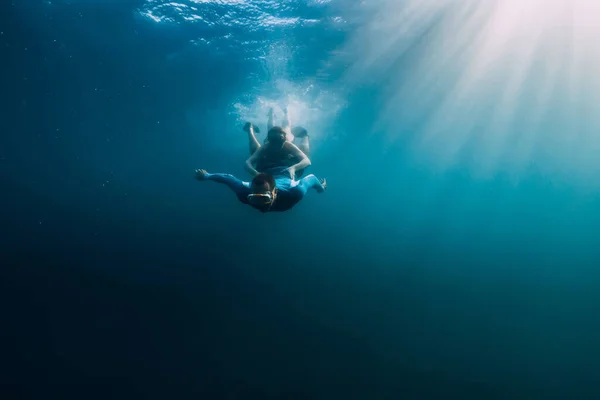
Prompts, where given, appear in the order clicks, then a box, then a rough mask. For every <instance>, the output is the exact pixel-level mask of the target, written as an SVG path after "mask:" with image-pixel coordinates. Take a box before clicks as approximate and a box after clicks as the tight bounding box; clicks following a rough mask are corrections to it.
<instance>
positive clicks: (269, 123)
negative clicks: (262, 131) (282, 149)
mask: <svg viewBox="0 0 600 400" xmlns="http://www.w3.org/2000/svg"><path fill="white" fill-rule="evenodd" d="M272 127H273V107H271V108H269V112H268V113H267V132H268V131H270V130H271V128H272Z"/></svg>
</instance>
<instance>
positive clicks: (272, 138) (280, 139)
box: [267, 126, 287, 146]
mask: <svg viewBox="0 0 600 400" xmlns="http://www.w3.org/2000/svg"><path fill="white" fill-rule="evenodd" d="M286 136H287V135H286V133H285V131H284V130H283V128H282V127H280V126H274V127H272V128H271V129H269V132H268V133H267V140H269V143H273V144H274V145H277V146H283V143H285V138H286Z"/></svg>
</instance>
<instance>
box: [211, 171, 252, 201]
mask: <svg viewBox="0 0 600 400" xmlns="http://www.w3.org/2000/svg"><path fill="white" fill-rule="evenodd" d="M204 180H207V181H214V182H217V183H222V184H224V185H227V187H228V188H229V189H231V190H232V191H233V192H234V193H235V194H236V195H238V196H239V195H243V194H244V193H245V192H246V191H247V190H248V188H247V186H245V185H244V182H243V181H241V180H239V179H238V178H236V177H235V176H233V175H231V174H209V173H208V172H207V173H205V174H204Z"/></svg>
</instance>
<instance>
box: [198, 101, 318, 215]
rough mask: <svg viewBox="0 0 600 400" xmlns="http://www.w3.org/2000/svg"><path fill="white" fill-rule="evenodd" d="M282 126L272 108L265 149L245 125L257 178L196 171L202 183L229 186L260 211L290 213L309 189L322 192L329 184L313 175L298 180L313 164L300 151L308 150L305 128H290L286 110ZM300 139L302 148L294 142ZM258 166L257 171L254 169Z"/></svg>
mask: <svg viewBox="0 0 600 400" xmlns="http://www.w3.org/2000/svg"><path fill="white" fill-rule="evenodd" d="M284 113H285V118H284V121H283V126H282V127H279V126H273V109H271V110H269V115H268V116H269V120H268V123H267V125H268V127H269V132H268V134H267V138H266V140H265V143H264V145H263V146H261V145H260V143H259V142H258V140H257V139H256V135H255V130H254V126H253V125H252V124H250V123H246V125H245V126H244V130H245V131H246V132H248V137H249V139H250V154H251V156H250V158H249V159H248V160H247V161H246V169H247V170H248V171H249V172H250V173H251V174H252V175H253V176H254V178H253V179H252V181H251V182H243V181H241V180H239V179H238V178H236V177H234V176H233V175H230V174H211V173H208V172H207V171H206V170H203V169H197V170H196V179H197V180H199V181H207V180H210V181H215V182H218V183H223V184H225V185H227V186H228V187H229V188H230V189H231V190H232V191H233V192H234V193H235V194H236V196H237V198H238V200H239V201H240V202H242V203H244V204H248V205H250V206H252V207H253V208H255V209H257V210H259V211H261V212H263V213H264V212H269V211H287V210H289V209H291V208H292V207H294V206H295V205H296V204H297V203H298V202H299V201H300V200H302V198H303V197H304V195H305V194H306V193H307V192H308V190H309V189H311V188H314V189H315V190H316V191H317V192H318V193H323V192H324V191H325V189H326V188H327V181H326V180H325V179H319V178H317V177H316V176H315V175H313V174H310V175H308V176H306V177H304V178H302V179H299V180H296V177H297V176H300V175H301V174H302V172H303V171H304V169H305V168H307V167H308V166H310V164H311V162H310V160H309V158H308V156H307V155H306V153H305V152H304V151H303V150H301V149H300V146H302V148H303V149H306V150H308V149H309V142H308V134H307V132H306V129H304V128H302V127H298V128H297V129H295V130H292V129H290V124H289V118H288V114H287V110H284ZM296 138H298V139H299V141H298V143H299V146H296V145H295V144H294V143H293V141H295V139H296ZM255 165H256V168H255Z"/></svg>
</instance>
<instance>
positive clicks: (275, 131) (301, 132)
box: [243, 108, 310, 178]
mask: <svg viewBox="0 0 600 400" xmlns="http://www.w3.org/2000/svg"><path fill="white" fill-rule="evenodd" d="M283 112H284V118H283V121H282V125H281V127H278V126H273V109H272V108H271V109H270V110H269V113H268V121H267V128H268V130H269V132H268V134H267V138H266V139H265V142H264V145H263V146H261V145H260V143H259V141H258V139H257V138H256V133H258V132H260V131H259V130H258V128H257V127H255V126H253V125H252V124H251V123H250V122H247V123H246V125H244V128H243V130H244V131H245V132H247V133H248V150H249V152H250V158H249V159H248V160H246V169H247V170H248V172H250V173H251V174H252V175H253V176H255V175H257V174H258V173H260V172H263V171H266V170H268V169H271V168H278V167H281V166H288V167H291V166H295V168H294V174H295V175H293V176H292V178H296V177H300V176H302V175H303V174H304V168H306V167H308V166H309V165H310V161H308V164H307V165H303V166H302V167H300V166H299V164H300V162H301V161H302V155H304V156H306V157H308V154H309V151H310V142H309V138H308V132H307V131H306V129H305V128H303V127H301V126H297V127H294V128H291V124H290V118H289V114H288V111H287V108H284V109H283ZM298 150H299V151H298Z"/></svg>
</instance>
